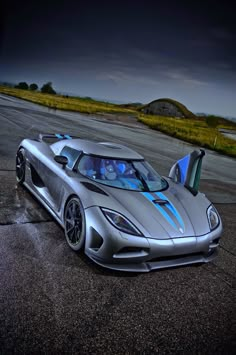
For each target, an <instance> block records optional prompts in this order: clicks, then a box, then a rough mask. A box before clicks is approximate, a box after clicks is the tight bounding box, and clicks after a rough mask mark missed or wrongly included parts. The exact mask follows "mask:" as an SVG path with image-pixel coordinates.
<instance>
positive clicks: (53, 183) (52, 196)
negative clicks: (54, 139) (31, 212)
mask: <svg viewBox="0 0 236 355" xmlns="http://www.w3.org/2000/svg"><path fill="white" fill-rule="evenodd" d="M60 155H63V156H65V157H67V159H68V164H67V166H66V167H63V166H62V165H61V164H59V163H57V162H56V161H55V160H54V156H52V157H48V158H47V159H46V160H41V161H40V162H39V170H40V171H41V172H42V173H43V176H44V189H43V191H41V194H42V197H43V199H44V200H45V201H46V202H47V204H48V205H49V206H50V207H51V208H52V209H53V210H54V211H55V212H58V211H59V210H60V208H61V204H62V201H63V200H64V196H65V194H66V189H67V185H66V181H65V179H66V177H67V172H68V170H72V168H73V166H74V164H75V162H76V160H77V159H78V157H79V155H80V151H78V150H76V149H73V148H70V147H67V146H65V147H64V148H63V149H62V151H61V152H60Z"/></svg>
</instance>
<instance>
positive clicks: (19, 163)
mask: <svg viewBox="0 0 236 355" xmlns="http://www.w3.org/2000/svg"><path fill="white" fill-rule="evenodd" d="M25 165H26V160H25V150H24V149H23V148H20V149H19V150H18V152H17V153H16V180H17V182H18V184H20V185H23V183H24V181H25Z"/></svg>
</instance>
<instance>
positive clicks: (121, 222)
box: [101, 207, 142, 235]
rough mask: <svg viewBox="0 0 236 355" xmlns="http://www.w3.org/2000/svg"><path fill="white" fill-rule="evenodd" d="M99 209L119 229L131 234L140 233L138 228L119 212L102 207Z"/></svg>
mask: <svg viewBox="0 0 236 355" xmlns="http://www.w3.org/2000/svg"><path fill="white" fill-rule="evenodd" d="M101 210H102V212H103V214H104V216H105V217H106V219H107V220H108V221H109V222H110V223H111V224H112V225H113V226H114V227H116V228H117V229H119V230H120V231H122V232H124V233H128V234H133V235H142V233H141V232H140V231H139V230H138V228H136V227H135V225H134V224H133V223H132V222H130V221H129V220H128V219H127V218H126V217H124V216H122V215H121V214H120V213H118V212H115V211H112V210H108V209H107V208H102V207H101Z"/></svg>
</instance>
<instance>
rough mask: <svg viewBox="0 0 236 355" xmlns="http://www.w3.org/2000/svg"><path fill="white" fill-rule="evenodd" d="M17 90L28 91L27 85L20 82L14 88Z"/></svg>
mask: <svg viewBox="0 0 236 355" xmlns="http://www.w3.org/2000/svg"><path fill="white" fill-rule="evenodd" d="M15 88H17V89H22V90H28V89H29V85H28V84H27V83H26V82H25V81H21V82H20V83H19V84H18V85H16V86H15Z"/></svg>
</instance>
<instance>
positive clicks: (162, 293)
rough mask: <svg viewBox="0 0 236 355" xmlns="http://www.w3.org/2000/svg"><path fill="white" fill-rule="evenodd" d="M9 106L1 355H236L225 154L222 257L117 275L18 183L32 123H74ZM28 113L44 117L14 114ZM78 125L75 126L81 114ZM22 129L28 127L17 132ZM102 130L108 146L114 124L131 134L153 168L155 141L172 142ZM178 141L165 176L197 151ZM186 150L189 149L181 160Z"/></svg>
mask: <svg viewBox="0 0 236 355" xmlns="http://www.w3.org/2000/svg"><path fill="white" fill-rule="evenodd" d="M5 101H6V100H5ZM5 101H4V105H5V106H6V107H5V106H4V109H1V104H2V102H1V99H0V121H1V133H0V134H2V137H1V140H0V141H1V143H0V180H1V184H0V354H1V355H5V354H64V353H65V354H104V355H105V354H157V353H159V354H178V353H179V354H189V353H191V354H233V353H235V352H236V302H235V300H236V299H235V291H236V276H235V275H236V259H235V258H236V243H235V230H236V218H235V216H236V203H235V202H236V196H235V195H236V190H235V176H236V175H234V173H235V160H233V159H230V158H227V157H221V156H220V155H217V159H218V160H219V162H218V165H217V166H214V158H215V155H214V154H213V153H212V152H210V153H209V155H208V160H207V162H204V171H203V175H204V179H203V180H202V182H201V186H202V190H203V191H204V192H205V193H207V195H208V196H211V197H212V198H213V200H214V202H215V205H216V207H217V209H218V211H219V212H220V214H221V217H222V220H223V224H224V232H223V236H222V240H221V245H220V250H219V256H218V258H217V259H215V260H214V261H213V262H212V263H209V264H205V265H200V266H187V267H181V268H172V269H165V270H161V271H154V272H151V273H148V274H138V273H132V274H131V273H123V272H115V271H109V270H107V269H104V268H101V267H99V266H97V265H95V264H94V263H93V262H92V261H90V260H89V259H88V258H87V257H86V256H85V255H84V254H83V253H79V254H77V253H75V252H73V251H72V250H71V249H70V248H69V247H68V246H67V244H66V241H65V237H64V233H63V230H62V228H61V227H60V226H59V225H58V224H57V223H56V222H55V221H54V220H53V219H52V218H51V216H50V215H49V214H48V213H47V212H46V211H45V210H44V208H43V207H42V206H41V205H40V204H39V203H38V202H37V200H35V198H34V197H32V195H31V194H30V193H29V192H28V191H27V190H26V189H25V188H23V187H19V186H17V185H16V181H15V172H14V164H15V161H14V156H15V150H16V147H17V144H18V141H19V140H20V139H22V138H23V137H22V136H23V135H24V134H27V133H24V130H27V125H28V127H30V125H29V122H31V123H32V122H35V123H34V125H35V126H34V128H33V130H34V132H33V134H36V133H38V131H39V129H40V127H39V126H40V125H41V126H42V127H43V129H44V130H45V129H46V128H45V126H46V125H47V124H48V125H49V126H48V130H49V129H50V131H52V130H54V129H55V125H56V122H58V124H59V125H61V127H59V128H60V129H59V130H58V131H60V132H62V129H63V132H64V131H65V129H66V125H67V124H68V125H69V123H68V122H67V121H66V120H63V119H62V116H60V115H62V113H60V114H59V113H57V114H55V115H56V116H55V117H54V114H53V113H48V112H47V109H45V108H42V110H41V107H40V108H39V109H38V106H37V105H35V106H34V105H33V104H28V103H25V102H23V104H22V103H21V101H20V103H18V100H16V101H15V100H14V99H12V101H10V104H11V105H12V106H11V107H7V105H6V102H5ZM14 105H15V106H14ZM28 105H29V106H28ZM18 106H19V107H20V108H22V107H23V108H24V109H25V110H31V114H33V112H34V111H35V113H34V114H35V116H34V117H33V118H32V119H31V121H30V116H29V118H28V120H29V122H28V121H27V118H26V116H25V114H22V116H19V115H18V116H15V115H14V113H15V111H16V112H17V114H19V108H18ZM21 112H23V111H21ZM24 112H26V111H24ZM27 112H28V111H27ZM44 113H45V115H46V116H45V117H46V118H45V121H43V120H42V117H43V114H44ZM63 114H64V115H66V113H63ZM40 115H41V116H40ZM50 115H51V116H52V117H51V116H50ZM39 116H40V117H41V120H40V121H39V118H38V117H39ZM72 116H73V115H72ZM72 116H70V114H69V117H70V118H69V119H72V118H71V117H72ZM9 117H10V121H9V120H8V118H9ZM3 119H4V120H3ZM37 119H38V123H37ZM86 119H87V118H85V117H82V118H80V121H79V122H78V123H77V126H76V127H77V129H78V130H79V127H80V126H81V127H80V128H81V131H82V132H83V135H84V136H85V135H86V125H87V126H88V127H87V134H88V133H89V132H90V131H89V129H90V127H91V122H90V121H88V122H86ZM17 120H18V121H17ZM73 120H74V121H73V122H74V124H75V122H76V121H75V116H73ZM89 120H91V121H92V119H91V118H89ZM12 121H15V122H18V125H16V126H15V128H14V130H13V128H12V126H11V125H12ZM102 121H103V120H102ZM9 122H11V123H9ZM21 122H23V124H24V125H25V126H24V130H22V128H21ZM27 122H28V123H27ZM49 122H50V123H49ZM94 122H95V123H94V125H97V127H98V128H99V129H98V130H97V132H94V131H93V132H92V133H91V135H94V136H96V139H97V140H108V138H109V130H108V128H106V130H107V131H106V130H105V128H104V127H107V126H108V127H110V128H109V129H110V134H111V137H113V136H115V137H116V138H115V139H116V140H119V134H121V137H122V138H120V139H121V140H122V141H123V140H124V139H127V138H124V137H126V135H127V136H129V137H130V140H127V142H128V143H129V144H130V145H132V146H134V145H137V147H139V148H140V150H142V151H143V152H144V153H145V156H147V157H148V156H149V157H150V159H151V160H152V159H154V156H157V157H158V154H159V153H158V146H159V144H158V143H157V147H155V149H153V151H151V152H150V151H149V150H148V148H147V146H148V137H150V139H151V138H153V137H155V138H156V139H157V140H161V142H162V144H163V142H164V141H165V139H166V138H165V137H166V136H164V135H161V134H159V133H158V132H152V131H149V130H147V129H146V128H142V127H141V126H140V127H139V128H134V127H127V126H125V127H124V126H122V125H118V124H109V125H107V124H106V123H105V122H99V121H94ZM50 125H51V126H50ZM10 127H11V129H10ZM50 127H51V128H50ZM68 127H69V126H68ZM67 129H68V128H67ZM122 129H123V131H122ZM122 132H123V134H122ZM149 132H151V133H149ZM69 133H72V132H69ZM155 134H156V135H155ZM142 135H143V137H144V145H143V146H142V144H141V142H140V141H139V139H140V136H142ZM3 136H4V137H3ZM163 136H164V138H163ZM135 137H136V140H137V141H136V142H135ZM8 138H9V139H8ZM4 142H5V145H4ZM6 142H7V144H6ZM171 142H172V141H171V140H169V138H168V139H167V143H166V144H167V147H166V153H165V154H166V159H164V161H163V160H161V159H160V158H158V159H157V160H155V164H156V167H157V166H159V167H160V168H161V170H162V171H164V172H163V173H166V172H165V171H168V169H167V166H168V165H169V163H170V161H171V162H172V161H173V160H174V158H175V155H178V154H180V153H181V151H182V150H183V151H185V149H187V148H188V149H189V146H187V148H186V146H185V144H184V146H183V147H182V145H181V144H182V143H179V142H175V141H174V143H171ZM170 144H173V145H174V147H173V146H170ZM145 146H146V148H145ZM176 147H179V150H180V151H177V152H176V151H174V152H172V153H171V149H173V150H174V148H176ZM162 149H163V150H164V147H162ZM168 150H169V151H170V153H168ZM168 156H169V157H168ZM212 157H213V158H212ZM166 160H167V161H166ZM220 164H221V166H222V167H223V169H222V174H221V175H220V176H219V177H218V176H217V173H218V172H219V171H220ZM153 165H154V164H153ZM227 169H228V170H227ZM159 170H160V169H159ZM223 180H224V181H223Z"/></svg>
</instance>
